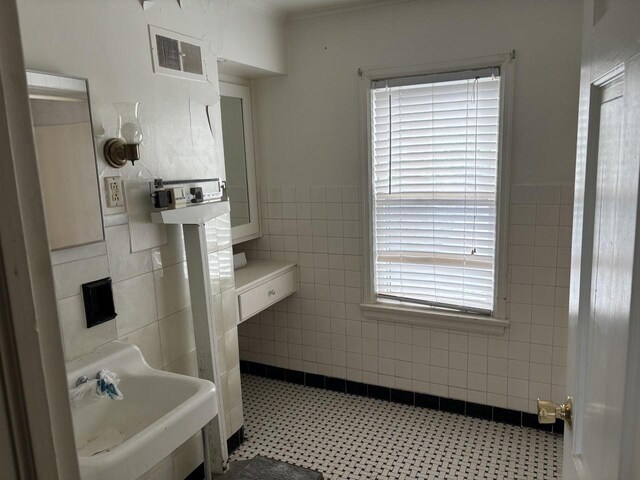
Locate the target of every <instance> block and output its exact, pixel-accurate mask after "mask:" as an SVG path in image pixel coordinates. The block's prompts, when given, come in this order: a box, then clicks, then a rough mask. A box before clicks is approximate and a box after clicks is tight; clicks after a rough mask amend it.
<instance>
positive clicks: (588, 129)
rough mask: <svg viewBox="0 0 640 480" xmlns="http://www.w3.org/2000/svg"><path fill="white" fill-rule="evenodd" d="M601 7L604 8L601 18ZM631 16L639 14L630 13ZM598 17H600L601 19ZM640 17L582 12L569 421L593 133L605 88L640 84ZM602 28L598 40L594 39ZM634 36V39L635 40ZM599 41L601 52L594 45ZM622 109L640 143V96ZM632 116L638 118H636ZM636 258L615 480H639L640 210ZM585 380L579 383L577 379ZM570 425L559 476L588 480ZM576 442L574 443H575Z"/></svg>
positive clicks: (592, 180)
mask: <svg viewBox="0 0 640 480" xmlns="http://www.w3.org/2000/svg"><path fill="white" fill-rule="evenodd" d="M603 6H604V7H605V8H604V10H602V8H603ZM634 8H636V10H633V9H634ZM601 10H602V11H601ZM607 11H608V15H609V18H608V19H605V23H606V22H608V23H606V24H605V25H604V26H603V24H600V25H598V22H600V21H601V19H602V18H603V17H602V16H598V17H597V18H596V13H597V12H599V13H601V14H603V15H604V14H605V13H607ZM638 13H640V9H637V7H628V6H627V7H621V4H620V2H618V3H616V2H611V3H607V4H606V5H604V3H603V2H599V1H594V0H586V1H585V2H584V5H583V37H582V38H583V42H582V72H581V80H580V108H579V121H578V137H577V154H576V174H575V197H574V214H573V239H572V250H571V294H570V301H569V341H568V348H567V358H568V360H569V361H568V362H567V393H568V394H569V395H571V396H575V398H574V399H573V400H574V406H575V407H576V408H575V410H574V413H577V414H578V415H579V412H580V407H579V405H580V402H581V401H582V399H581V398H579V397H580V395H579V393H578V392H580V391H581V386H582V385H584V384H585V378H584V375H585V374H586V373H584V369H582V370H581V369H580V368H578V365H579V363H580V362H584V361H585V353H584V349H583V348H582V346H583V345H585V342H586V341H588V339H589V336H588V329H587V328H583V327H584V325H583V324H584V320H585V319H588V318H589V315H590V313H591V312H590V300H591V286H592V267H593V265H592V263H593V262H592V260H593V255H592V254H593V246H594V240H595V239H594V222H595V210H596V209H595V203H596V185H597V167H598V161H597V155H598V147H599V142H598V132H599V129H600V125H599V123H600V122H599V118H600V107H601V105H600V99H601V92H602V90H601V89H602V88H603V87H604V86H606V85H607V84H609V83H610V82H611V81H614V80H615V79H616V78H619V77H620V76H621V75H624V78H625V83H626V85H628V83H627V82H629V79H631V78H635V79H636V80H635V81H636V82H637V81H638V80H637V79H638V78H640V47H638V44H637V43H636V42H633V41H631V39H632V38H637V34H629V32H630V31H636V30H632V29H631V28H630V25H631V26H632V25H633V22H634V21H635V20H634V18H635V17H634V14H635V15H636V16H637V14H638ZM612 19H616V20H621V19H623V21H622V22H621V23H624V24H625V25H620V26H619V31H618V32H616V34H615V35H609V36H608V37H607V36H606V32H609V33H610V32H611V28H612V25H613V24H614V23H615V21H612ZM596 28H599V29H600V30H599V31H598V35H595V31H596ZM633 35H635V37H633ZM596 41H598V42H599V44H598V48H597V49H596V48H595V42H596ZM624 96H625V102H629V104H630V105H631V108H627V109H626V110H625V113H624V122H625V127H624V128H625V132H626V135H625V137H626V138H627V139H629V138H632V139H633V138H636V139H637V138H640V121H639V120H638V119H637V118H633V117H634V115H633V113H631V112H632V111H635V112H637V111H638V109H640V92H637V91H631V89H629V88H625V91H624ZM636 116H637V114H636ZM625 157H626V158H631V159H634V160H635V161H637V160H638V159H640V142H637V141H635V142H631V141H627V142H624V145H623V147H622V150H621V158H625ZM633 250H634V258H633V264H632V266H631V268H632V270H631V276H632V277H631V278H632V288H631V293H630V303H629V305H627V308H628V310H627V311H628V312H629V319H630V321H629V326H628V328H629V333H628V341H627V361H626V364H627V366H629V365H632V366H636V368H627V371H626V373H625V372H611V374H612V375H625V376H626V377H625V386H626V387H625V392H624V406H623V412H622V418H623V419H624V421H623V424H622V425H623V426H622V439H621V442H620V452H619V455H618V459H617V461H618V465H619V470H618V478H636V477H637V476H638V474H639V473H640V458H638V456H637V453H636V450H637V448H638V447H639V446H640V421H639V420H638V415H639V414H640V404H639V402H640V372H638V368H637V366H638V365H640V208H639V209H638V211H637V212H636V225H635V239H634V245H633ZM581 371H582V372H583V378H581V377H580V372H581ZM574 420H576V422H575V423H574V425H575V426H574V429H573V430H571V429H565V435H564V460H563V463H564V468H563V474H564V475H565V476H566V477H567V478H588V477H587V474H588V472H586V471H585V469H584V467H583V464H582V462H581V461H580V459H579V458H578V459H576V458H575V457H574V456H573V452H574V449H575V451H576V453H580V452H581V445H580V444H579V443H578V444H577V445H574V442H575V440H576V439H579V438H580V437H579V435H580V426H579V424H580V418H578V417H576V418H575V419H574ZM574 436H575V437H576V438H574Z"/></svg>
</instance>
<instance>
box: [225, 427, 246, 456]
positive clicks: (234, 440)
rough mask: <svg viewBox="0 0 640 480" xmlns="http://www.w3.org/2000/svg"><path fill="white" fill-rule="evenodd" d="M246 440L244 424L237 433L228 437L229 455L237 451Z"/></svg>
mask: <svg viewBox="0 0 640 480" xmlns="http://www.w3.org/2000/svg"><path fill="white" fill-rule="evenodd" d="M243 442H244V426H243V427H240V428H239V429H238V431H237V432H236V433H234V434H233V435H231V436H230V437H229V438H227V451H228V452H229V455H231V454H232V453H233V452H235V451H236V450H237V449H238V447H239V446H240V445H242V443H243Z"/></svg>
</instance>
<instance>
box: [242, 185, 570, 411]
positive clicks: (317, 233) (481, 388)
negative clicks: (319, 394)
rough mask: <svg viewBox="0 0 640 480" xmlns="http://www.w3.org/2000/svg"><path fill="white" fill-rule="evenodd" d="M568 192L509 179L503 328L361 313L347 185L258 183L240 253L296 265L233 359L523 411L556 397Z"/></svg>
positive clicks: (563, 324)
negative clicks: (257, 200)
mask: <svg viewBox="0 0 640 480" xmlns="http://www.w3.org/2000/svg"><path fill="white" fill-rule="evenodd" d="M572 203H573V188H572V186H571V185H551V184H549V185H546V184H545V185H514V186H513V187H512V191H511V212H510V226H509V256H508V257H509V258H508V262H509V269H508V270H509V273H508V275H509V278H508V281H509V312H510V319H511V326H510V328H509V329H508V331H506V332H505V333H504V334H503V335H501V336H495V335H482V334H473V333H466V332H461V331H453V330H451V331H449V330H442V329H435V328H424V327H418V326H409V325H401V324H394V323H387V322H376V321H367V320H365V319H363V317H362V314H361V311H360V307H359V303H360V302H361V299H362V296H363V291H362V285H363V278H362V266H363V262H364V261H366V260H365V259H364V258H363V255H362V254H363V250H362V243H363V237H362V224H361V218H362V205H361V202H360V194H359V191H358V187H357V186H352V185H340V186H336V185H328V186H300V185H297V186H295V187H294V186H269V187H267V188H265V189H263V191H262V192H261V209H262V219H263V233H264V235H263V237H262V238H260V239H258V240H255V241H252V242H247V243H246V244H245V245H243V246H242V247H241V248H243V249H244V250H245V251H246V253H247V255H248V256H249V257H255V258H272V259H287V260H292V261H296V262H298V266H299V267H298V268H299V277H298V278H299V288H298V292H297V293H296V294H295V295H294V296H292V297H289V298H288V299H286V300H284V301H282V302H280V303H279V304H277V305H275V306H274V307H273V308H271V309H269V310H267V311H264V312H262V313H261V314H259V315H257V316H256V317H254V318H252V319H250V320H248V321H247V322H245V323H243V324H241V325H240V328H239V334H240V337H239V341H240V356H241V358H242V359H244V360H251V361H256V362H261V363H266V364H270V365H276V366H279V367H283V368H290V369H294V370H302V371H305V372H311V373H320V374H323V375H330V376H333V377H338V378H346V379H348V380H353V381H357V382H365V383H371V384H377V385H383V386H388V387H393V388H400V389H405V390H413V391H417V392H423V393H431V394H434V395H440V396H446V397H452V398H458V399H462V400H468V401H471V402H477V403H483V404H490V405H494V406H499V407H506V408H511V409H516V410H523V411H528V412H534V411H535V401H536V399H537V398H538V397H545V398H549V397H550V398H552V399H553V400H555V401H561V400H563V399H564V395H565V367H566V358H565V357H566V343H567V306H568V287H569V258H570V246H571V220H572Z"/></svg>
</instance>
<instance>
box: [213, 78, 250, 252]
mask: <svg viewBox="0 0 640 480" xmlns="http://www.w3.org/2000/svg"><path fill="white" fill-rule="evenodd" d="M220 109H221V114H222V138H223V142H224V164H225V171H226V177H227V178H226V182H227V194H228V196H229V201H230V203H231V232H232V236H233V243H234V244H236V243H240V242H244V241H247V240H251V239H252V238H257V237H259V236H260V219H259V215H258V191H257V185H256V165H255V158H254V150H253V127H252V122H251V90H250V89H249V87H247V86H244V85H236V84H232V83H224V82H220Z"/></svg>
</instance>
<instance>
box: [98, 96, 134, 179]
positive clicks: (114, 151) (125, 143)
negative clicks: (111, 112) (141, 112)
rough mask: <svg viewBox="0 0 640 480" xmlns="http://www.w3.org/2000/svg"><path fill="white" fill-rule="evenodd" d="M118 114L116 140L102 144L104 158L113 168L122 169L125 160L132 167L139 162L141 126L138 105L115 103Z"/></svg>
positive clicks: (111, 139)
mask: <svg viewBox="0 0 640 480" xmlns="http://www.w3.org/2000/svg"><path fill="white" fill-rule="evenodd" d="M114 105H115V107H116V111H117V112H118V132H117V134H116V135H117V138H110V139H109V140H107V142H106V143H105V144H104V157H105V159H106V160H107V163H108V164H109V165H111V166H112V167H114V168H122V167H124V166H125V165H126V164H127V160H128V161H130V162H131V164H132V165H133V164H134V162H135V161H136V160H140V143H141V142H142V126H141V125H140V119H139V118H138V108H139V107H140V103H138V102H127V103H115V104H114Z"/></svg>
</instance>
